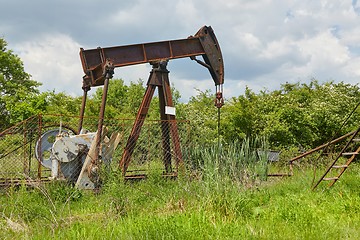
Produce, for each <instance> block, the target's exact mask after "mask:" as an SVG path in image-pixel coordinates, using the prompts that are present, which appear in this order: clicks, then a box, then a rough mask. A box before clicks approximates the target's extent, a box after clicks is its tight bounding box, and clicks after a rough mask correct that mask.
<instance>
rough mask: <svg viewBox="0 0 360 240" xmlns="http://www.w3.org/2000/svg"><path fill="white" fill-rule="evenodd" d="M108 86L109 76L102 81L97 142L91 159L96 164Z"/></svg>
mask: <svg viewBox="0 0 360 240" xmlns="http://www.w3.org/2000/svg"><path fill="white" fill-rule="evenodd" d="M108 88H109V77H106V78H105V81H104V88H103V95H102V100H101V107H100V113H99V121H98V128H97V132H96V141H97V142H96V148H95V159H93V160H92V163H94V164H97V162H98V160H99V153H100V143H101V134H102V128H103V125H104V115H105V105H106V98H107V92H108Z"/></svg>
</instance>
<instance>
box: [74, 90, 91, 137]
mask: <svg viewBox="0 0 360 240" xmlns="http://www.w3.org/2000/svg"><path fill="white" fill-rule="evenodd" d="M88 91H89V89H88V88H84V94H83V97H82V101H81V108H80V118H79V127H78V132H77V133H78V134H80V131H81V129H82V125H83V120H84V114H85V106H86V99H87V92H88Z"/></svg>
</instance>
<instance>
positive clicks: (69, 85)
mask: <svg viewBox="0 0 360 240" xmlns="http://www.w3.org/2000/svg"><path fill="white" fill-rule="evenodd" d="M15 49H16V50H17V54H18V55H19V57H20V58H21V59H22V60H23V62H24V67H25V71H27V72H28V73H30V74H31V75H32V78H33V79H35V80H37V81H39V82H41V83H42V84H43V85H42V86H41V87H40V90H42V91H48V90H56V92H61V91H64V92H66V93H68V94H70V95H80V94H81V91H82V90H81V86H82V76H83V75H84V74H83V72H82V67H81V62H80V57H79V50H80V46H79V44H78V43H77V42H76V41H74V40H73V39H72V38H71V37H69V36H67V35H63V34H51V35H48V34H44V35H41V36H38V37H37V38H35V39H32V40H28V41H26V42H23V43H19V44H18V45H15Z"/></svg>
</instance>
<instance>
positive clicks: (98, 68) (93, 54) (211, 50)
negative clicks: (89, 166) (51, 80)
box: [79, 26, 224, 175]
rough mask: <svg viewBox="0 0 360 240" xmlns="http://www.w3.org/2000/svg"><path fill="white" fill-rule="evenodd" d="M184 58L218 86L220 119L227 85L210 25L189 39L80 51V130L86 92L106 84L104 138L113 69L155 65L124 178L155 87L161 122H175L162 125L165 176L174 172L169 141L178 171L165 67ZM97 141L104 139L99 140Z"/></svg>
mask: <svg viewBox="0 0 360 240" xmlns="http://www.w3.org/2000/svg"><path fill="white" fill-rule="evenodd" d="M197 56H202V58H203V61H201V60H198V59H197V58H196V57H197ZM185 57H189V58H190V59H191V60H194V61H196V62H197V63H199V64H200V65H202V66H204V67H206V68H207V69H208V70H209V72H210V75H211V76H212V79H213V81H214V83H215V86H216V99H215V106H216V107H217V108H218V114H219V116H220V108H221V107H222V106H223V104H224V100H223V96H222V90H223V88H222V85H223V83H224V62H223V58H222V54H221V50H220V46H219V43H218V41H217V38H216V36H215V33H214V31H213V29H212V28H211V27H210V26H204V27H202V28H200V29H199V31H198V32H197V33H196V34H195V35H194V36H190V37H188V38H186V39H179V40H169V41H160V42H151V43H141V44H133V45H125V46H116V47H106V48H100V47H98V48H96V49H88V50H84V49H83V48H81V49H80V59H81V64H82V67H83V70H84V73H85V76H84V77H83V90H84V95H83V100H82V106H81V110H80V120H79V131H80V129H81V127H82V119H83V117H84V111H85V105H86V96H87V91H89V90H90V88H91V87H95V86H101V85H104V92H103V99H102V103H101V108H100V114H99V124H98V135H101V129H102V121H103V117H104V111H105V104H106V93H107V86H108V81H109V79H110V78H112V73H113V70H114V68H116V67H124V66H129V65H136V64H143V63H150V64H151V65H152V66H153V70H152V71H151V73H150V76H149V80H148V83H147V88H146V92H145V94H144V97H143V100H142V103H141V106H140V108H139V111H138V114H137V117H136V120H135V123H134V125H133V129H132V131H131V134H130V136H129V138H128V142H127V145H126V147H125V150H124V152H123V156H122V158H121V161H120V167H121V169H122V171H123V174H124V175H125V174H126V170H127V168H128V165H129V162H130V159H131V155H132V152H133V149H134V147H135V144H136V141H137V139H138V137H139V134H140V131H141V127H142V125H143V123H144V120H145V118H146V115H147V112H148V108H149V106H150V102H151V99H152V97H153V95H154V91H155V88H156V87H157V88H158V91H159V99H160V102H159V105H160V106H159V107H160V116H161V119H162V120H170V122H174V123H173V124H171V123H170V124H169V122H165V123H164V125H163V126H162V132H163V134H162V140H163V151H164V165H165V173H166V174H169V173H171V172H172V167H171V155H170V154H169V153H170V149H169V148H170V138H171V140H172V146H173V148H174V152H175V158H176V160H175V162H176V169H178V167H179V164H181V162H182V153H181V148H180V140H179V135H178V131H177V126H176V121H175V116H173V115H169V114H166V113H165V106H169V107H173V102H172V97H171V89H170V84H169V79H168V73H169V71H168V70H167V69H166V65H167V62H168V61H169V60H172V59H177V58H185ZM109 72H111V74H110V75H111V76H109ZM169 129H170V135H171V136H170V135H169V131H167V130H169ZM98 139H101V138H100V137H99V138H98ZM97 153H98V151H97ZM96 156H98V154H96ZM96 162H98V161H97V160H94V164H96Z"/></svg>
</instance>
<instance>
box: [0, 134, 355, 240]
mask: <svg viewBox="0 0 360 240" xmlns="http://www.w3.org/2000/svg"><path fill="white" fill-rule="evenodd" d="M257 141H258V140H257ZM259 142H260V143H261V141H258V142H255V141H252V142H251V141H249V142H244V143H234V144H231V145H228V146H221V149H220V150H219V149H216V147H215V146H212V147H209V148H203V149H201V148H200V147H198V148H194V149H192V151H193V152H191V153H190V152H189V153H187V154H189V156H191V160H192V161H191V163H192V167H191V168H190V169H191V173H192V174H191V177H187V176H180V177H179V178H178V179H177V180H167V179H164V178H161V177H160V176H159V175H156V174H155V173H154V174H150V176H149V177H148V179H147V180H146V181H140V182H125V181H124V180H123V179H122V178H121V173H120V172H116V171H115V172H113V173H112V174H110V175H109V176H108V178H107V181H106V182H105V184H104V186H103V188H102V190H101V192H100V193H97V194H94V193H92V192H87V191H84V192H79V191H77V190H75V189H73V188H71V187H70V186H68V185H64V184H61V183H56V184H51V185H46V186H33V188H30V189H29V188H26V187H21V188H20V189H14V188H13V189H8V190H6V191H3V192H2V193H1V194H0V239H82V238H86V239H359V238H360V230H359V229H360V206H359V204H358V203H359V202H360V189H359V185H358V182H359V179H360V166H359V164H358V163H355V164H353V165H351V168H349V169H348V170H347V172H346V174H344V176H343V177H342V179H341V180H339V182H338V183H337V185H335V187H334V188H332V189H330V190H325V189H319V191H315V192H312V191H310V183H311V178H312V171H311V170H303V171H302V172H301V174H299V173H295V175H294V176H293V177H291V178H285V179H282V180H281V179H279V180H272V181H267V182H266V184H261V183H265V182H260V180H259V176H261V173H262V172H263V171H266V168H263V167H264V166H266V164H265V163H264V162H265V160H261V157H260V158H259V156H258V153H259V151H257V149H258V148H259V146H261V144H260V143H259ZM262 146H263V149H266V145H265V144H263V145H262ZM219 153H220V154H219ZM261 154H262V153H261V151H260V155H261ZM264 155H266V154H264ZM245 156H247V157H246V158H245ZM231 159H233V160H234V162H233V161H231ZM262 161H264V162H262ZM189 164H190V163H189ZM254 181H258V182H254ZM245 185H247V186H246V187H244V186H245Z"/></svg>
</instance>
